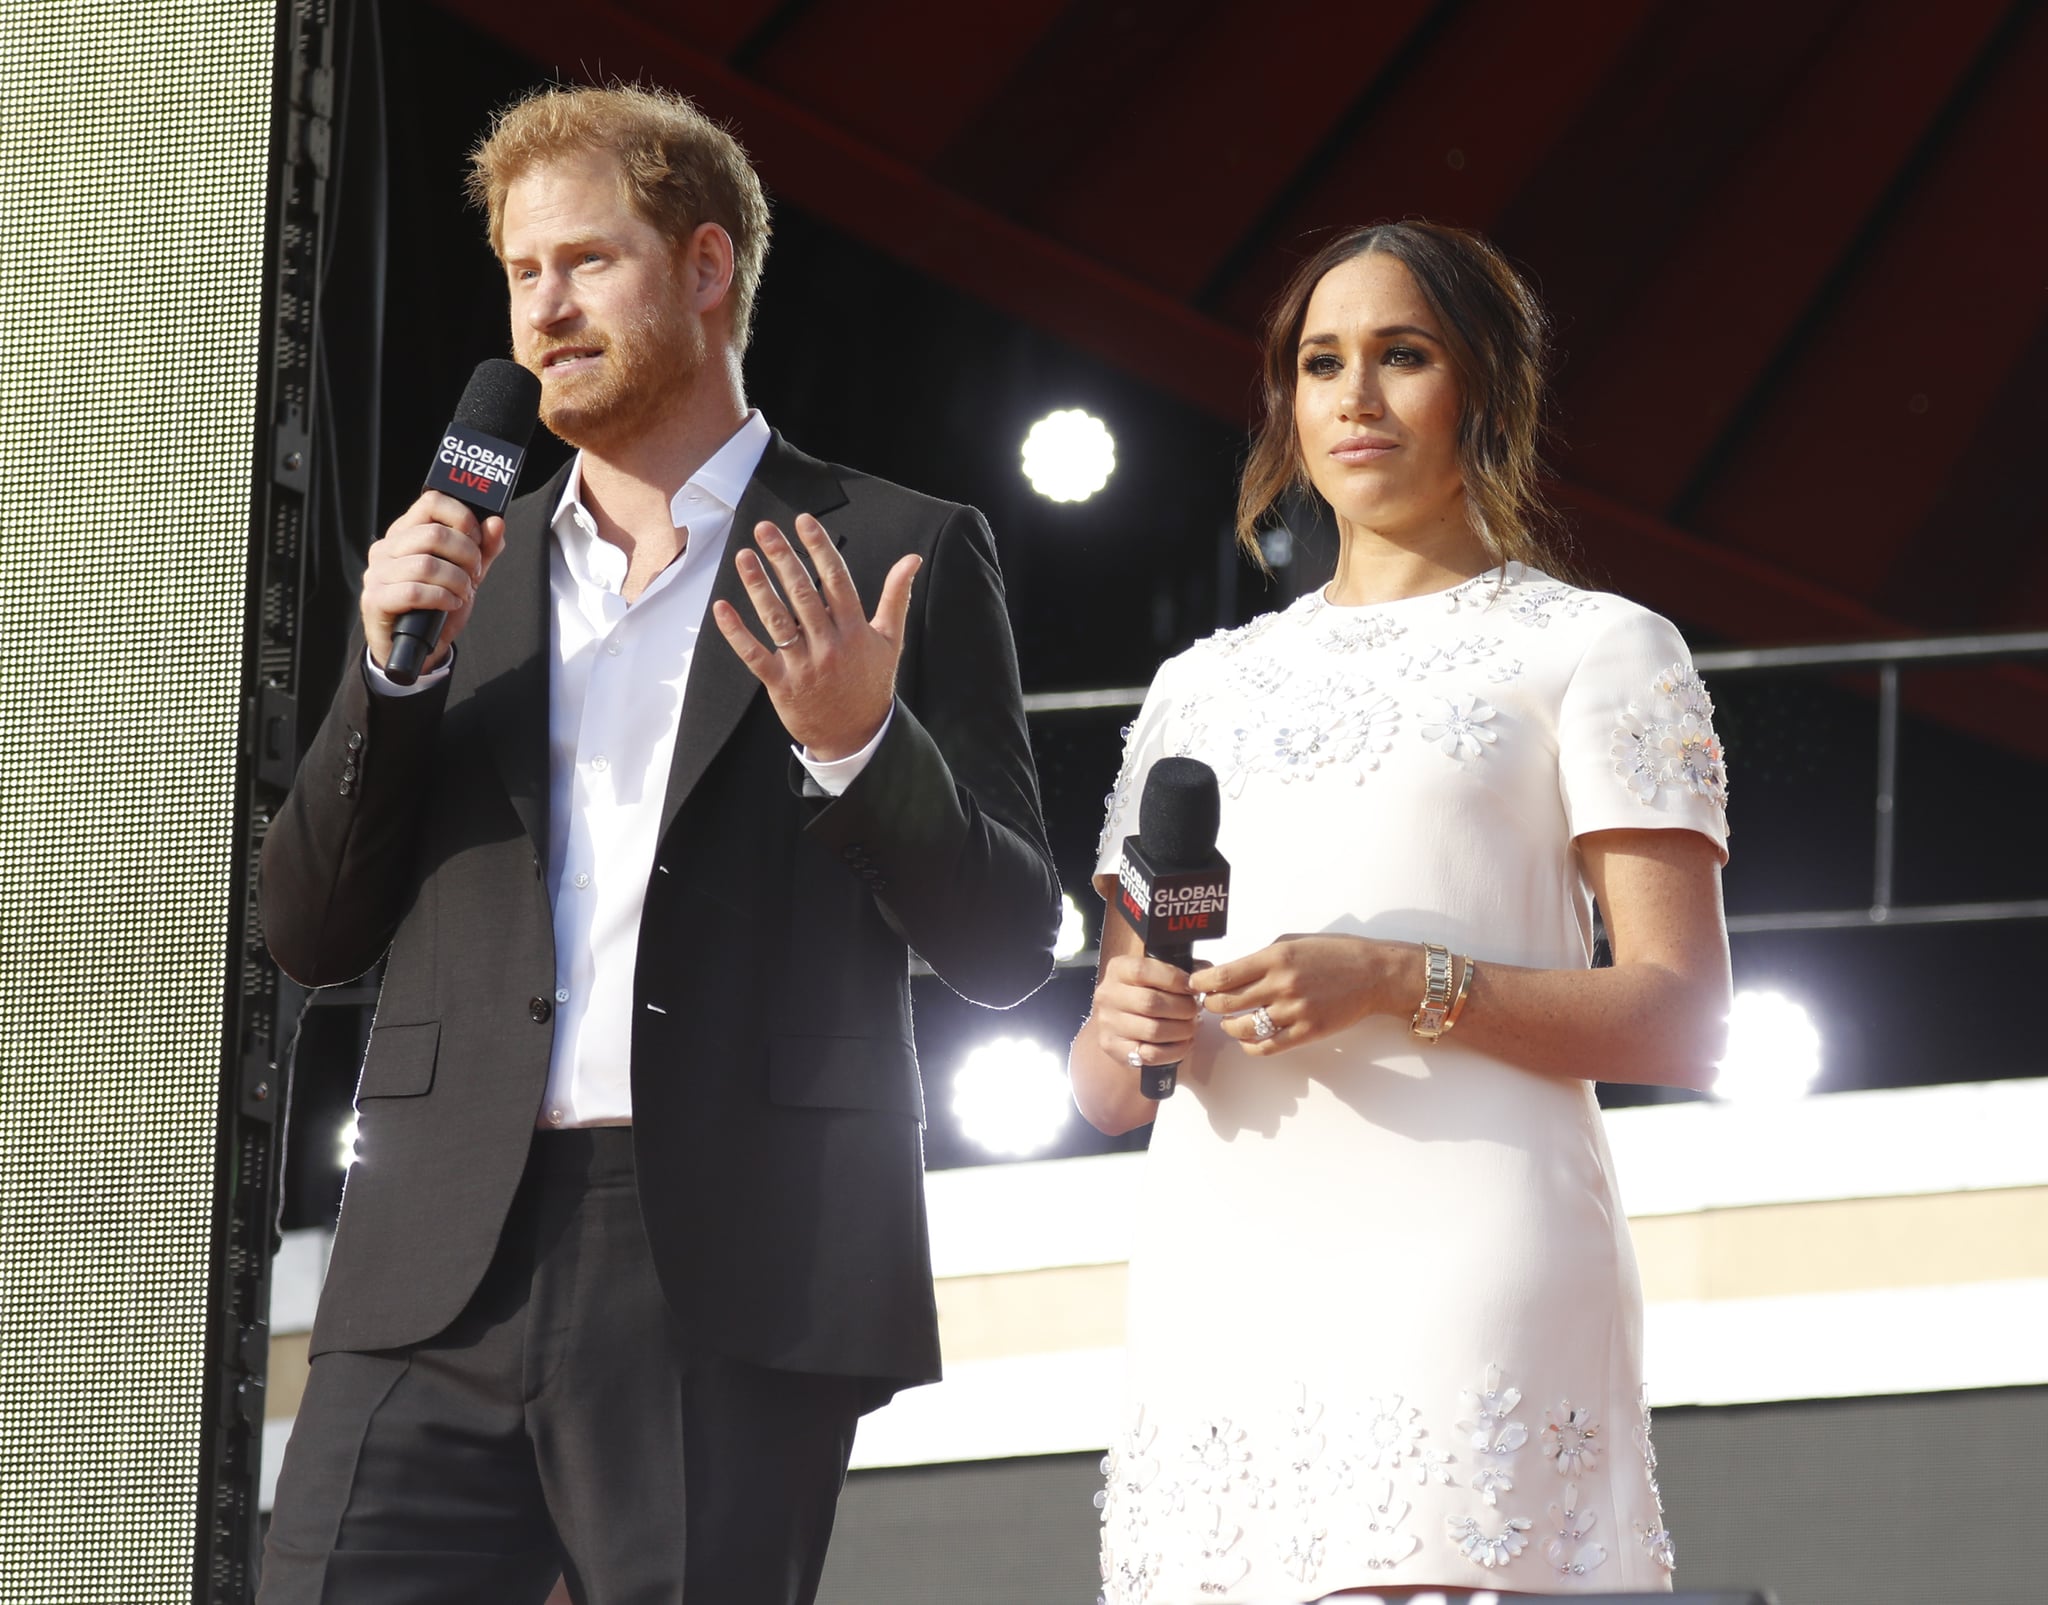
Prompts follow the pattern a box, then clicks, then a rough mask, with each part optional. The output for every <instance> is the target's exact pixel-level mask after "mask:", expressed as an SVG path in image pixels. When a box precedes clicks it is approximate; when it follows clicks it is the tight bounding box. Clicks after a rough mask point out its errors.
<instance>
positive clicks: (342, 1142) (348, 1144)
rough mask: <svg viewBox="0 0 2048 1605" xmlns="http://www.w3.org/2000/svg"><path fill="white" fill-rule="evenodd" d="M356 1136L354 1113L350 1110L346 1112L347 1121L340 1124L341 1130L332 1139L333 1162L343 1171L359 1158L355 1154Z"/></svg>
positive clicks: (357, 1132) (356, 1128)
mask: <svg viewBox="0 0 2048 1605" xmlns="http://www.w3.org/2000/svg"><path fill="white" fill-rule="evenodd" d="M358 1135H359V1131H358V1127H357V1124H356V1112H355V1111H354V1110H353V1109H351V1110H350V1111H349V1112H348V1119H346V1120H344V1121H343V1122H342V1123H341V1130H340V1131H338V1132H337V1133H335V1138H334V1162H335V1164H337V1165H339V1166H340V1167H341V1168H342V1169H343V1170H346V1169H348V1167H349V1166H350V1165H353V1164H354V1163H355V1162H356V1160H357V1158H358V1157H359V1155H358V1154H357V1152H356V1137H357V1136H358Z"/></svg>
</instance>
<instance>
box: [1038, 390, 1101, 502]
mask: <svg viewBox="0 0 2048 1605" xmlns="http://www.w3.org/2000/svg"><path fill="white" fill-rule="evenodd" d="M1115 468H1116V440H1115V438H1114V437H1113V436H1111V434H1110V432H1109V429H1108V427H1107V426H1106V425H1105V424H1104V423H1103V421H1102V420H1101V419H1100V418H1094V417H1091V416H1089V415H1088V414H1087V413H1085V412H1083V411H1082V410H1081V409H1080V408H1079V407H1068V408H1063V409H1062V410H1061V411H1059V412H1053V413H1047V414H1046V415H1045V416H1044V417H1043V418H1041V419H1039V420H1038V422H1037V423H1035V424H1033V425H1032V426H1031V433H1030V434H1028V435H1026V436H1025V437H1024V477H1025V478H1026V479H1028V480H1030V481H1031V488H1032V489H1033V490H1035V491H1037V492H1038V494H1039V495H1041V496H1044V497H1046V498H1048V499H1049V500H1051V501H1056V502H1085V501H1086V500H1087V499H1088V498H1089V497H1090V496H1093V495H1094V494H1095V493H1096V492H1097V491H1098V490H1100V489H1102V487H1103V486H1104V485H1106V484H1108V483H1109V476H1110V474H1111V472H1112V471H1114V469H1115Z"/></svg>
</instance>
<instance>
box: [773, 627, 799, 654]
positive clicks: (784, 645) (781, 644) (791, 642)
mask: <svg viewBox="0 0 2048 1605" xmlns="http://www.w3.org/2000/svg"><path fill="white" fill-rule="evenodd" d="M803 638H804V632H803V631H802V630H801V629H799V630H798V631H797V632H796V634H794V635H792V636H791V637H790V638H789V639H788V640H787V641H777V642H776V643H775V650H776V651H778V652H787V651H788V650H789V649H790V648H791V647H793V646H795V645H796V644H797V642H799V641H801V640H802V639H803Z"/></svg>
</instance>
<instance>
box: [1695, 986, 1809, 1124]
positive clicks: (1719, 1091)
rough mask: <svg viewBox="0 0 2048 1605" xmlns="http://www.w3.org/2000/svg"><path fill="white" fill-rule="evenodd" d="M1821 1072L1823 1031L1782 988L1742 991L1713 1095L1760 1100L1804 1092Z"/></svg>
mask: <svg viewBox="0 0 2048 1605" xmlns="http://www.w3.org/2000/svg"><path fill="white" fill-rule="evenodd" d="M1819 1075H1820V1031H1819V1029H1818V1028H1817V1027H1816V1026H1815V1025H1814V1023H1813V1016H1812V1015H1810V1014H1808V1013H1807V1012H1806V1009H1805V1007H1804V1005H1802V1004H1798V1003H1795V1002H1793V1001H1792V999H1790V998H1788V997H1786V996H1785V995H1784V994H1783V993H1781V992H1738V993H1736V994H1735V1008H1734V1010H1733V1012H1732V1013H1730V1014H1729V1016H1728V1054H1727V1057H1726V1058H1724V1059H1723V1060H1722V1061H1721V1068H1720V1073H1719V1074H1718V1075H1717V1076H1715V1078H1714V1088H1713V1091H1714V1096H1715V1097H1717V1098H1725V1099H1728V1100H1730V1101H1740V1102H1760V1101H1766V1100H1770V1099H1780V1100H1783V1099H1790V1098H1797V1097H1801V1096H1803V1095H1804V1094H1805V1093H1807V1092H1808V1091H1810V1090H1811V1089H1812V1087H1813V1083H1814V1081H1815V1080H1816V1079H1817V1078H1818V1077H1819Z"/></svg>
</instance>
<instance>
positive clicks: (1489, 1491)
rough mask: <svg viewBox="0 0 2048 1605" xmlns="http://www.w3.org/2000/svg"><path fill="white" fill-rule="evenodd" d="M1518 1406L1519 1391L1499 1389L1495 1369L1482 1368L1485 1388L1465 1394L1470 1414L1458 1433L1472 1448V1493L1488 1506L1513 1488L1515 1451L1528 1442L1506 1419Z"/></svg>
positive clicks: (1521, 1427)
mask: <svg viewBox="0 0 2048 1605" xmlns="http://www.w3.org/2000/svg"><path fill="white" fill-rule="evenodd" d="M1521 1402H1522V1390H1521V1389H1520V1388H1509V1387H1503V1386H1502V1385H1501V1375H1500V1367H1499V1366H1497V1365H1489V1366H1488V1367H1487V1368H1486V1386H1485V1387H1484V1388H1482V1389H1480V1391H1479V1392H1477V1393H1474V1392H1473V1391H1472V1390H1471V1389H1469V1388H1468V1389H1466V1390H1465V1408H1466V1409H1467V1410H1469V1411H1471V1412H1472V1419H1471V1420H1469V1421H1460V1422H1459V1423H1458V1430H1459V1431H1460V1432H1462V1433H1464V1434H1465V1435H1466V1437H1467V1440H1468V1441H1469V1442H1470V1443H1471V1445H1472V1454H1473V1467H1474V1469H1473V1472H1472V1480H1471V1488H1472V1491H1473V1492H1474V1493H1477V1494H1481V1495H1483V1496H1484V1497H1485V1499H1486V1502H1487V1503H1488V1504H1489V1505H1493V1504H1498V1503H1499V1502H1500V1496H1501V1495H1502V1494H1504V1493H1506V1492H1508V1491H1509V1490H1510V1489H1511V1488H1513V1487H1514V1485H1515V1477H1514V1472H1513V1470H1512V1469H1511V1468H1512V1466H1513V1463H1514V1458H1515V1451H1516V1450H1518V1449H1520V1448H1521V1447H1522V1445H1523V1444H1525V1443H1527V1442H1528V1441H1529V1429H1528V1428H1527V1427H1526V1426H1524V1425H1523V1424H1522V1423H1521V1422H1519V1421H1510V1420H1509V1419H1508V1417H1509V1416H1511V1415H1513V1414H1514V1412H1515V1408H1516V1406H1518V1405H1519V1404H1520V1403H1521ZM1523 1525H1524V1526H1526V1525H1527V1523H1526V1522H1525V1523H1524V1524H1523Z"/></svg>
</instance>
